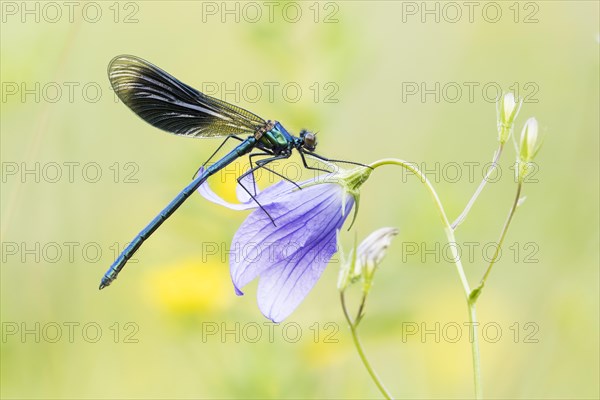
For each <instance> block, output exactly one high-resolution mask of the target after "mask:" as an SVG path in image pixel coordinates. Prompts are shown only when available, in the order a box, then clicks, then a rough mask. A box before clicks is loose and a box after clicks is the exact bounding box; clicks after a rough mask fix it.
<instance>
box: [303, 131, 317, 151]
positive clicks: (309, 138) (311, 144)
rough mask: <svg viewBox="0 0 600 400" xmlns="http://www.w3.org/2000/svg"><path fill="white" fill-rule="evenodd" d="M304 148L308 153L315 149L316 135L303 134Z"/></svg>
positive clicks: (310, 133)
mask: <svg viewBox="0 0 600 400" xmlns="http://www.w3.org/2000/svg"><path fill="white" fill-rule="evenodd" d="M304 147H305V148H306V149H307V150H308V151H313V150H314V149H315V148H316V147H317V135H315V134H314V133H312V132H306V133H305V134H304Z"/></svg>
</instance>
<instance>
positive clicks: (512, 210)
mask: <svg viewBox="0 0 600 400" xmlns="http://www.w3.org/2000/svg"><path fill="white" fill-rule="evenodd" d="M522 188H523V183H522V182H519V184H518V185H517V194H516V196H515V200H514V201H513V204H512V207H511V208H510V211H509V213H508V217H507V218H506V221H505V222H504V227H503V228H502V233H501V234H500V239H499V240H498V246H496V251H495V252H494V256H493V257H492V260H491V261H490V265H488V267H487V270H486V271H485V274H483V277H482V278H481V282H480V283H479V287H477V289H475V290H476V296H474V299H473V300H474V302H475V301H477V298H478V297H479V295H480V294H481V290H482V289H483V287H484V286H485V282H486V281H487V278H488V276H489V275H490V272H491V271H492V267H493V266H494V264H495V263H496V261H498V256H499V255H500V249H501V248H502V243H503V242H504V238H505V237H506V233H507V232H508V227H509V226H510V223H511V221H512V218H513V216H514V215H515V211H516V210H517V207H518V206H519V199H520V197H521V189H522Z"/></svg>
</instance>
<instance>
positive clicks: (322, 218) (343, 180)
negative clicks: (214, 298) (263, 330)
mask: <svg viewBox="0 0 600 400" xmlns="http://www.w3.org/2000/svg"><path fill="white" fill-rule="evenodd" d="M357 171H358V169H357V170H353V171H350V173H338V174H335V175H328V176H327V177H326V179H323V178H317V179H318V180H316V179H312V180H308V181H305V182H302V183H299V184H298V185H299V186H300V187H301V188H302V189H298V187H297V186H296V185H294V184H292V183H290V182H288V181H285V180H283V181H279V182H277V183H275V184H273V185H271V186H269V187H268V188H266V189H265V190H263V191H259V190H258V189H256V191H257V194H256V195H255V198H256V200H257V201H258V202H259V203H260V204H261V205H262V207H263V208H264V210H265V211H266V212H267V213H268V214H269V215H270V216H271V217H272V218H273V221H274V222H275V224H273V222H272V221H271V219H270V218H269V216H268V215H267V214H266V213H265V211H264V210H262V209H261V208H260V207H259V206H258V204H257V203H256V202H255V201H254V200H253V199H252V198H251V197H250V196H249V195H248V193H247V192H246V191H245V190H244V189H243V188H242V187H241V186H240V185H238V186H237V197H238V200H239V201H240V203H239V204H231V203H228V202H226V201H225V200H223V199H222V198H220V197H219V196H217V195H216V194H215V193H214V192H213V191H212V190H211V189H210V187H209V185H208V184H207V183H204V184H203V185H202V186H200V188H199V189H198V191H199V192H200V194H202V196H204V197H205V198H206V199H208V200H210V201H212V202H213V203H216V204H220V205H222V206H225V207H228V208H230V209H233V210H248V209H254V211H253V212H252V213H251V214H250V215H249V216H248V217H247V218H246V220H245V221H244V222H243V223H242V225H241V226H240V227H239V229H238V230H237V232H236V234H235V235H234V237H233V241H232V243H231V253H230V260H229V264H230V273H231V280H232V281H233V285H234V288H235V291H236V294H238V295H243V292H242V291H241V289H242V288H243V287H244V286H246V284H248V283H249V282H251V281H252V280H254V279H255V278H259V283H258V293H257V297H258V307H259V308H260V310H261V312H262V313H263V314H264V315H265V316H266V317H267V318H269V319H270V320H271V321H273V322H276V323H278V322H281V321H283V320H284V319H285V318H286V317H288V316H289V315H290V314H291V313H292V312H293V311H294V310H295V309H296V307H298V305H299V304H300V303H301V302H302V300H303V299H304V298H305V297H306V296H307V294H308V293H309V292H310V290H311V289H312V288H313V286H314V285H315V283H316V282H317V280H318V279H319V277H320V276H321V274H322V273H323V270H324V269H325V267H326V266H327V264H328V263H329V260H330V259H331V257H332V256H333V254H335V252H336V251H337V240H336V234H337V231H339V230H340V229H341V227H342V225H343V224H344V221H345V220H346V218H347V217H348V215H349V214H350V211H351V210H352V207H353V206H354V203H355V202H356V201H357V200H358V191H357V189H358V187H359V186H360V185H361V184H362V183H363V182H364V181H365V180H366V179H367V177H368V175H370V172H371V170H370V169H369V168H364V167H361V168H360V172H357ZM200 172H201V171H200ZM241 183H242V184H243V185H244V187H246V188H248V190H251V191H253V190H254V189H253V188H254V182H253V176H252V175H248V176H247V177H246V178H244V179H243V180H242V181H241ZM253 193H254V192H253ZM355 212H356V209H355Z"/></svg>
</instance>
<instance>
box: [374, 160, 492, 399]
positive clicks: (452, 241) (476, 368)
mask: <svg viewBox="0 0 600 400" xmlns="http://www.w3.org/2000/svg"><path fill="white" fill-rule="evenodd" d="M497 156H499V154H497ZM382 165H397V166H400V167H402V168H405V169H407V170H408V171H410V172H412V173H413V174H415V175H417V176H418V177H419V178H420V180H421V182H423V183H424V184H425V187H427V189H428V190H429V193H430V194H431V196H432V197H433V201H434V202H435V205H436V207H437V209H438V212H439V214H440V217H441V219H442V224H443V225H444V232H445V233H446V237H447V239H448V244H449V245H450V250H451V252H452V258H453V261H454V264H455V265H456V272H457V273H458V277H459V278H460V281H461V283H462V286H463V289H464V292H465V298H466V300H467V305H468V307H469V322H470V334H471V338H472V340H471V354H472V357H473V379H474V381H475V395H476V396H477V398H478V399H481V398H483V389H482V384H481V360H480V357H479V340H478V337H477V326H476V325H477V314H476V312H475V302H476V298H472V296H471V288H470V286H469V282H468V281H467V277H466V275H465V271H464V268H463V266H462V262H461V260H460V256H459V254H458V251H457V245H456V238H455V236H454V228H453V227H452V225H451V224H450V221H449V220H448V216H447V215H446V211H445V210H444V206H443V205H442V202H441V201H440V197H439V196H438V194H437V192H436V191H435V189H434V187H433V185H432V184H431V182H430V181H429V179H427V177H426V176H425V174H423V172H421V170H419V168H418V167H417V166H416V165H414V163H409V162H407V161H403V160H399V159H395V158H386V159H383V160H379V161H375V162H374V163H372V164H370V165H369V166H370V167H371V168H377V167H380V166H382ZM477 195H478V194H477ZM467 212H468V211H467ZM465 216H466V214H465Z"/></svg>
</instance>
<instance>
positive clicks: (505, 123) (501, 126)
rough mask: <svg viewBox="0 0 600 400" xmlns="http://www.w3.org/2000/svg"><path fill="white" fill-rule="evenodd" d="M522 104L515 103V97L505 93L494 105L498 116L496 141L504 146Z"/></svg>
mask: <svg viewBox="0 0 600 400" xmlns="http://www.w3.org/2000/svg"><path fill="white" fill-rule="evenodd" d="M521 105H522V102H521V101H519V102H518V103H517V102H516V101H515V95H514V94H512V93H506V94H505V95H504V96H503V97H502V98H500V100H499V101H498V102H497V104H496V109H497V114H498V140H499V141H500V143H502V144H504V143H506V141H507V140H508V139H509V138H510V135H511V134H512V131H513V125H514V122H515V118H516V117H517V114H518V113H519V110H520V109H521Z"/></svg>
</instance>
